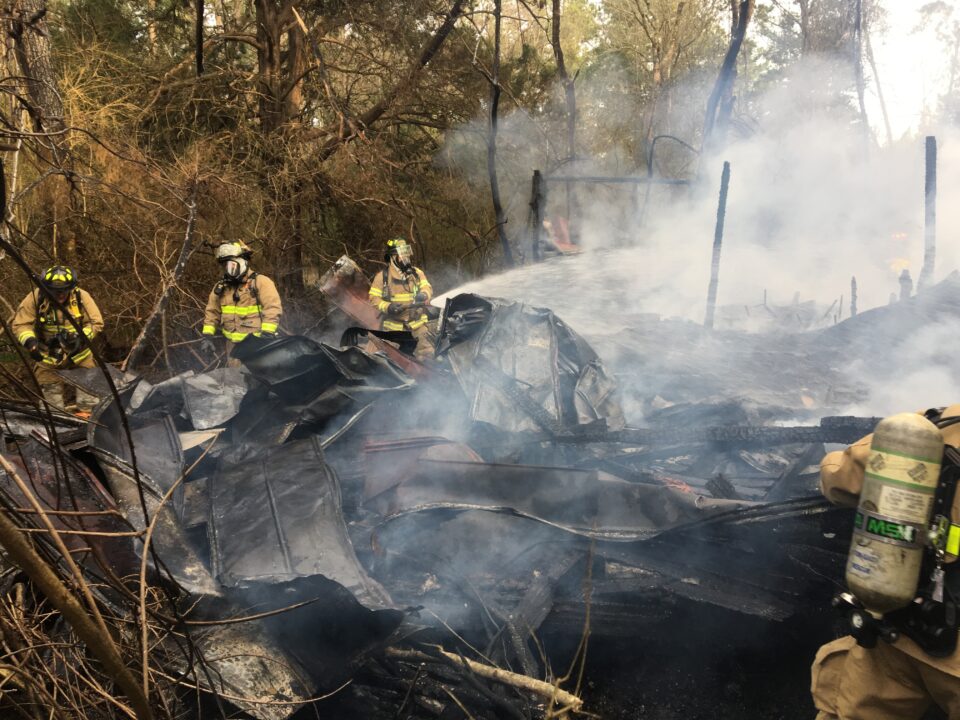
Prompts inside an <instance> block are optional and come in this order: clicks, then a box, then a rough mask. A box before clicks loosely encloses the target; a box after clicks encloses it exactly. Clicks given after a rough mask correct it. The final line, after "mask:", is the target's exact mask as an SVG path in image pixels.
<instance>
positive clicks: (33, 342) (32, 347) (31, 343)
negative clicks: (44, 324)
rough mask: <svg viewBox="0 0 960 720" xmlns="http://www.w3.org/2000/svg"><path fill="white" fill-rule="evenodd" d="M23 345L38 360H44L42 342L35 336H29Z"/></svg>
mask: <svg viewBox="0 0 960 720" xmlns="http://www.w3.org/2000/svg"><path fill="white" fill-rule="evenodd" d="M23 347H24V348H26V351H27V352H28V353H30V357H32V358H33V359H34V360H36V361H37V362H43V353H42V352H40V344H39V343H38V342H37V339H36V338H35V337H32V338H29V339H28V340H27V341H26V342H25V343H24V344H23Z"/></svg>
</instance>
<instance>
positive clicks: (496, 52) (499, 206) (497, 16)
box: [487, 0, 513, 267]
mask: <svg viewBox="0 0 960 720" xmlns="http://www.w3.org/2000/svg"><path fill="white" fill-rule="evenodd" d="M501 6H502V0H494V3H493V65H492V67H491V69H490V132H489V135H488V137H487V173H488V174H489V176H490V197H491V198H492V200H493V213H494V216H495V218H496V223H497V237H499V238H500V247H501V248H502V249H503V261H504V263H505V264H506V265H507V267H513V251H512V250H511V249H510V239H509V238H508V237H507V229H506V227H505V226H506V224H507V218H506V215H505V213H504V212H503V203H502V202H501V201H500V181H499V178H498V177H497V124H498V122H499V118H498V112H499V109H500V22H501V19H502V8H501Z"/></svg>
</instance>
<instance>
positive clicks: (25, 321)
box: [13, 288, 103, 367]
mask: <svg viewBox="0 0 960 720" xmlns="http://www.w3.org/2000/svg"><path fill="white" fill-rule="evenodd" d="M63 306H64V308H65V309H66V311H67V312H68V313H69V314H70V315H71V316H72V317H73V318H74V319H75V320H76V322H77V325H79V326H80V328H81V330H82V332H83V334H84V335H86V337H87V340H92V339H93V338H95V337H96V336H97V335H99V334H100V332H101V331H102V330H103V315H101V314H100V308H98V307H97V304H96V303H95V302H94V301H93V298H92V297H91V296H90V293H88V292H87V291H86V290H84V289H83V288H74V289H73V290H71V291H70V294H69V295H68V297H67V301H66V302H65V303H64V304H63ZM61 332H66V333H70V334H75V333H76V332H77V330H76V328H75V327H74V325H73V324H72V323H71V322H70V321H69V320H68V319H67V318H66V316H65V315H64V313H63V312H62V311H61V310H59V309H57V308H56V307H55V306H54V304H53V303H51V302H50V300H48V299H47V298H46V297H45V296H41V294H40V291H39V290H34V291H33V292H31V293H30V294H29V295H27V296H26V297H25V298H24V299H23V301H22V302H21V303H20V306H19V307H18V308H17V312H16V314H15V315H14V316H13V334H14V335H15V336H16V338H17V342H18V343H20V344H21V345H23V344H24V343H25V342H27V341H28V340H29V339H30V338H36V339H37V342H38V343H39V344H40V346H41V350H43V351H44V352H49V350H50V348H51V344H52V343H54V341H55V339H56V337H57V335H58V334H59V333H61ZM91 356H92V354H91V351H90V345H89V343H84V344H83V346H82V347H81V348H80V350H78V351H77V352H76V353H75V354H73V355H71V356H69V358H65V359H64V363H62V364H61V365H60V366H61V367H65V366H67V365H69V364H71V363H72V364H73V365H80V364H89V363H87V361H88V359H92V357H91ZM91 366H92V365H91Z"/></svg>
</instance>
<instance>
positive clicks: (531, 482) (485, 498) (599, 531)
mask: <svg viewBox="0 0 960 720" xmlns="http://www.w3.org/2000/svg"><path fill="white" fill-rule="evenodd" d="M369 505H370V507H371V508H373V509H374V510H375V511H376V512H378V513H379V514H381V515H383V516H384V517H386V518H394V517H397V516H399V515H404V514H408V513H416V512H422V511H425V510H432V509H440V508H448V509H482V510H490V511H497V512H511V513H515V514H517V515H521V516H523V517H527V518H531V519H533V520H537V521H538V522H541V523H545V524H547V525H552V526H554V527H557V528H560V529H562V530H565V531H567V532H571V533H575V534H578V535H584V536H586V537H592V538H597V539H604V540H612V541H624V542H626V541H633V540H643V539H647V538H651V537H654V536H655V535H657V534H659V533H661V532H663V531H664V530H667V529H668V528H671V527H677V526H680V525H685V524H688V523H693V522H698V521H701V520H703V519H705V518H708V517H710V516H711V515H714V514H717V513H722V512H729V511H732V510H737V509H741V508H744V507H749V506H750V505H751V503H747V502H740V501H733V500H722V499H720V500H718V499H712V498H708V497H705V496H703V495H700V494H694V493H690V492H684V491H683V490H681V489H678V488H674V487H666V486H657V485H643V484H637V483H630V482H626V481H624V480H620V479H619V478H615V477H613V476H611V475H608V474H606V473H604V472H601V471H596V470H577V469H572V468H552V467H534V466H524V465H502V464H494V463H477V462H463V461H455V460H454V461H451V460H444V459H434V458H432V457H431V455H430V450H427V451H426V452H425V453H424V454H423V455H422V456H421V457H420V459H419V462H418V465H417V468H416V469H415V470H414V471H412V472H411V473H410V474H409V476H408V477H406V478H405V479H404V480H403V481H402V482H400V483H399V484H397V485H396V486H395V487H393V488H392V489H390V490H389V491H387V492H382V493H381V494H380V495H378V496H376V497H374V498H373V499H371V500H370V501H369Z"/></svg>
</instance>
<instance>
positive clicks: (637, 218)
mask: <svg viewBox="0 0 960 720" xmlns="http://www.w3.org/2000/svg"><path fill="white" fill-rule="evenodd" d="M828 70H829V71H835V66H834V65H833V64H832V61H830V60H829V59H825V60H818V61H808V62H805V63H804V64H803V65H799V66H797V67H795V68H794V69H793V70H792V71H791V72H790V74H789V76H788V77H786V78H784V79H783V80H782V81H781V82H779V83H777V84H776V85H775V86H774V87H772V89H770V90H769V91H768V92H767V93H766V94H765V95H763V96H762V97H760V98H757V99H755V100H754V102H753V105H752V107H753V108H754V110H755V113H756V118H755V123H753V124H752V131H751V132H750V133H749V134H746V133H741V134H740V137H733V135H734V133H731V136H732V137H731V140H730V142H729V143H728V145H727V147H726V149H725V150H724V152H723V153H722V155H720V156H719V157H716V158H705V159H704V160H703V161H702V165H701V177H700V181H699V183H698V185H696V186H695V187H694V188H693V189H692V190H691V191H690V192H689V193H688V194H686V195H685V196H684V195H683V194H681V195H678V194H677V193H676V192H675V191H668V190H664V189H662V188H660V189H654V190H653V191H652V192H651V193H650V205H649V207H648V208H647V210H646V212H645V213H643V210H642V207H643V191H642V190H641V191H640V192H635V191H633V190H632V189H630V190H625V189H624V188H623V186H617V187H611V186H606V187H600V188H593V189H581V190H578V191H577V196H576V198H577V200H578V203H579V207H580V211H579V212H578V213H577V214H576V215H577V222H579V223H580V232H581V244H582V247H583V252H582V253H581V254H579V255H576V256H572V257H562V258H554V259H551V260H548V261H547V262H544V263H541V264H536V265H527V266H524V267H521V268H518V269H515V270H510V271H507V272H504V273H501V274H498V275H493V276H490V277H487V278H484V279H482V280H480V281H477V282H472V283H468V284H466V285H464V286H462V287H460V288H457V289H456V290H455V291H452V292H451V293H449V294H451V295H452V294H456V293H459V292H476V293H479V294H482V295H489V296H494V297H504V298H510V299H513V300H520V301H523V302H527V303H529V304H532V305H538V306H545V307H549V308H551V309H553V310H554V311H555V312H556V313H557V314H558V315H559V316H560V317H562V318H563V319H565V320H566V321H567V322H569V323H570V324H571V326H572V327H574V328H575V329H576V330H577V331H578V332H580V333H582V334H583V335H584V336H585V337H586V338H587V339H588V340H590V341H591V342H594V343H595V344H597V345H598V346H603V345H606V344H608V343H607V342H605V338H606V339H607V340H609V338H610V336H612V335H615V334H617V333H620V332H621V331H623V330H624V329H632V328H635V327H636V325H637V323H638V322H639V321H640V318H642V317H643V316H644V315H645V314H647V313H654V314H657V315H659V316H660V317H661V318H672V319H677V320H680V321H686V322H687V323H688V324H690V323H697V324H699V323H702V321H703V317H704V311H705V304H706V292H707V284H708V280H709V273H710V258H711V247H712V241H713V229H714V222H715V218H716V207H717V194H718V187H719V176H720V167H721V165H722V161H723V160H729V161H730V163H731V166H732V177H731V184H730V193H729V199H728V205H727V214H726V229H725V233H724V245H723V254H722V259H721V268H720V283H719V294H718V305H720V306H723V305H726V306H758V305H759V304H760V303H762V301H763V298H764V293H766V297H767V301H768V302H769V303H770V304H772V305H773V304H777V305H789V304H790V303H792V302H793V300H794V298H795V297H796V296H797V294H799V298H800V300H801V301H803V300H815V301H816V302H817V303H818V306H819V307H822V308H823V309H826V308H827V307H828V306H830V305H831V303H833V302H834V301H837V302H839V299H840V298H841V296H842V297H843V303H842V310H841V315H840V317H841V319H845V318H847V317H848V315H849V302H850V279H851V276H856V278H857V282H858V295H859V298H858V305H859V310H860V312H861V313H863V312H864V311H865V310H868V309H870V308H874V307H880V306H885V305H887V303H888V299H889V297H890V295H891V293H897V294H899V284H898V276H899V275H900V272H901V271H902V270H903V269H904V268H907V269H909V270H910V272H911V274H912V276H913V280H914V282H915V283H916V281H917V279H918V278H919V274H920V268H921V265H922V260H923V234H924V227H923V215H924V210H923V188H924V141H923V136H922V134H918V135H917V136H914V137H908V138H904V139H902V140H900V141H898V142H896V143H894V144H893V145H892V146H887V147H882V148H881V147H877V146H876V145H875V144H872V143H870V144H868V143H866V142H865V138H864V134H863V132H862V128H861V126H860V125H859V123H858V122H855V120H856V116H855V114H853V113H852V111H851V110H850V106H849V105H848V104H846V100H845V99H844V98H839V100H838V99H836V98H835V102H833V103H830V102H827V100H826V99H824V98H823V97H820V96H821V95H822V94H823V92H825V91H824V90H823V88H824V85H825V83H824V81H823V78H824V76H825V74H826V73H827V72H828ZM834 74H835V72H834ZM594 79H595V80H598V82H599V83H600V84H605V83H606V82H607V80H609V79H606V80H605V79H602V78H600V79H597V78H594ZM579 92H581V93H582V94H583V95H584V96H590V95H591V94H592V95H594V96H596V94H597V93H599V92H601V90H600V89H599V88H598V87H594V86H591V87H590V88H589V89H587V88H580V90H579ZM678 94H679V95H684V96H685V97H687V98H688V100H687V101H686V102H685V103H684V104H683V105H682V106H680V107H678V108H677V110H676V111H677V112H682V113H686V114H687V117H688V125H689V124H693V120H691V119H690V118H693V119H695V120H696V121H697V122H699V121H700V118H701V117H702V108H703V103H704V101H705V88H704V86H703V84H702V83H701V84H699V85H695V86H694V87H692V88H689V92H688V93H678ZM621 109H622V108H621ZM633 117H639V116H638V115H633ZM852 120H853V121H852ZM484 122H485V121H483V120H478V121H477V123H475V124H474V125H472V126H470V127H468V128H465V129H464V130H463V132H462V133H461V134H459V135H457V136H455V137H454V138H452V139H451V141H450V143H449V144H448V146H447V148H446V149H445V151H444V153H443V156H442V160H443V162H446V163H450V164H451V165H453V166H455V167H458V168H460V169H461V170H462V171H463V172H465V173H466V174H467V176H468V177H470V178H472V179H473V180H474V182H475V183H476V187H477V191H478V192H488V190H489V188H488V186H487V184H486V183H487V177H486V171H485V168H483V167H482V166H481V165H479V164H478V163H477V162H476V160H477V154H476V152H475V150H476V147H475V145H471V142H468V141H467V138H468V136H469V137H472V138H473V141H476V138H477V137H478V136H479V134H480V133H481V132H482V130H483V127H484V124H483V123H484ZM583 132H584V133H586V132H590V131H589V130H584V131H583ZM930 134H936V136H937V139H938V146H939V147H938V150H939V163H938V165H939V177H938V184H939V188H938V206H937V235H938V246H937V261H936V276H935V280H937V281H938V280H941V279H943V278H945V277H946V276H947V275H948V274H949V273H950V272H951V271H953V270H955V269H956V268H957V267H958V266H960V248H958V247H957V243H956V242H955V240H954V238H956V237H957V236H958V233H960V209H958V206H957V204H956V203H954V202H953V201H952V199H953V198H954V197H956V196H957V193H958V192H960V170H958V168H960V132H958V131H957V129H956V128H952V127H940V128H936V129H935V130H931V131H930ZM583 144H584V146H587V145H594V147H595V146H596V145H595V144H594V143H590V142H584V143H583ZM625 154H626V151H624V150H622V149H617V148H611V149H610V150H609V152H605V153H603V155H602V156H600V157H594V158H591V159H590V160H585V161H582V162H580V163H579V165H578V167H576V168H573V169H570V170H568V169H566V168H565V169H564V172H565V173H566V172H570V174H573V173H574V171H575V172H578V173H589V172H606V173H609V174H614V175H615V174H627V172H626V169H625V168H624V167H623V164H622V160H623V158H624V156H625ZM501 157H502V158H504V159H503V161H502V163H501V172H502V173H503V174H502V177H501V182H502V183H503V185H504V186H505V187H507V188H508V189H509V190H508V192H505V197H507V198H509V199H510V204H509V207H508V211H509V214H510V223H509V226H508V227H509V232H510V234H511V237H512V238H513V239H514V241H515V246H516V245H517V244H519V243H520V241H521V240H522V239H523V238H524V237H525V236H524V234H523V228H524V226H525V223H526V212H527V203H528V201H529V192H530V190H529V188H530V176H531V173H532V170H533V169H534V168H536V167H545V163H544V157H545V156H544V154H543V133H542V131H541V130H540V129H538V128H537V126H536V123H535V122H534V121H533V120H532V119H531V118H530V117H528V116H526V115H523V114H520V113H514V114H512V115H508V116H506V117H505V118H504V122H503V125H502V130H501ZM633 167H634V168H635V167H636V166H635V165H634V166H633ZM618 170H619V172H618ZM639 172H642V170H641V171H639ZM629 173H630V174H638V171H637V170H636V169H631V170H630V171H629ZM551 192H552V195H551V203H553V204H552V205H551V206H550V207H551V208H552V209H556V208H557V207H558V206H562V205H563V197H562V196H563V191H562V187H555V186H551ZM547 216H548V218H549V217H551V210H550V209H548V212H547ZM523 244H524V245H526V241H525V240H523ZM522 250H523V251H524V252H526V253H527V254H529V251H528V250H527V249H526V248H525V247H524V248H522ZM832 317H833V314H832V313H831V314H830V316H829V319H828V320H827V321H826V322H825V323H824V324H829V323H830V322H832ZM958 322H960V321H958ZM718 327H720V328H721V329H722V328H723V325H722V324H718ZM958 329H960V327H945V326H944V324H943V323H941V324H939V325H931V326H929V327H924V326H922V324H921V325H920V326H918V325H917V324H916V323H915V322H911V323H910V324H909V325H906V326H904V327H902V328H900V331H901V332H900V333H899V338H900V339H899V340H898V342H897V343H896V344H895V345H894V346H893V347H882V348H877V352H878V353H883V354H884V355H885V356H886V360H887V361H885V362H884V363H882V366H883V370H882V371H879V370H875V369H874V368H873V364H872V363H871V361H870V358H868V357H851V358H850V360H849V363H845V364H844V366H843V367H840V368H836V370H837V372H838V373H839V375H840V376H842V377H843V378H846V379H847V380H848V381H849V384H850V385H855V384H856V385H863V386H866V387H868V388H869V394H868V399H866V400H863V401H857V402H853V403H848V404H843V403H842V402H841V401H838V400H831V401H827V400H823V401H821V400H820V399H819V398H817V404H818V405H822V407H823V409H824V411H827V410H828V409H829V410H831V411H842V410H849V411H854V412H857V413H861V414H883V413H888V412H894V411H901V410H904V409H913V408H919V407H921V406H924V405H937V404H940V405H942V404H945V403H949V402H951V401H952V400H953V399H960V392H958V390H960V376H958V374H957V372H956V371H954V370H953V369H952V367H951V365H955V364H956V363H951V362H950V360H949V358H946V357H944V356H943V353H942V352H941V351H940V350H930V349H929V348H943V347H949V346H951V345H954V344H955V343H956V340H955V338H956V337H957V334H956V331H957V330H958ZM770 343H771V344H772V345H776V343H777V340H776V339H775V338H773V337H771V340H770ZM945 343H946V345H945ZM918 348H919V349H918ZM711 350H712V351H713V352H716V353H721V354H720V355H718V356H715V357H714V358H713V362H715V363H724V362H732V361H733V360H732V359H731V358H726V357H724V356H723V355H722V352H723V350H722V349H720V348H717V347H712V348H711ZM642 352H645V351H642ZM642 352H641V354H642ZM629 355H630V354H629V353H627V354H626V355H625V356H623V357H621V358H618V359H617V360H616V361H615V362H613V363H611V364H613V365H614V369H615V370H616V371H617V373H618V375H621V376H622V375H623V373H624V370H625V366H624V365H621V362H625V361H626V360H627V359H628V358H629ZM893 360H895V361H896V362H895V363H894V364H893V365H891V362H892V361H893ZM776 372H778V373H780V374H781V375H783V376H784V377H783V381H784V384H786V385H790V383H791V380H790V377H789V375H790V373H791V368H790V367H789V366H787V367H782V368H778V369H777V370H776ZM835 380H836V378H833V379H832V380H831V384H835ZM644 390H650V388H644ZM813 395H814V396H815V397H816V393H813ZM824 414H827V413H826V412H825V413H824ZM631 420H633V421H635V420H636V417H634V418H631Z"/></svg>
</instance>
